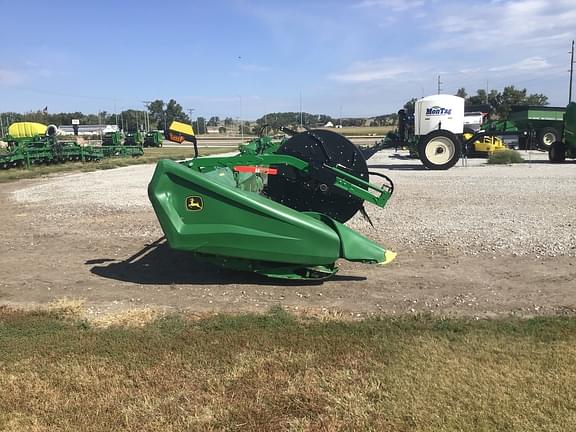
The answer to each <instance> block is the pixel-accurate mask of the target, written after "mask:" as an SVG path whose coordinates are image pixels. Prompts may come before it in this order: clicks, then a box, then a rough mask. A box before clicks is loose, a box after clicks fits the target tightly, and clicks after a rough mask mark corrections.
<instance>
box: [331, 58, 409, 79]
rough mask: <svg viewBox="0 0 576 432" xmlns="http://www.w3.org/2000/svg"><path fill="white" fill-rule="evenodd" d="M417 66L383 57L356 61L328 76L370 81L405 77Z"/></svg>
mask: <svg viewBox="0 0 576 432" xmlns="http://www.w3.org/2000/svg"><path fill="white" fill-rule="evenodd" d="M417 69H418V68H417V67H416V66H415V65H410V64H409V63H408V62H406V61H404V60H400V59H396V58H384V59H377V60H370V61H364V62H356V63H354V64H353V65H352V66H350V67H349V68H348V69H347V70H346V71H343V72H338V73H335V74H332V75H330V77H329V78H331V79H333V80H335V81H343V82H371V81H385V80H394V79H398V78H402V79H404V80H405V79H407V78H409V76H410V75H412V74H413V71H414V70H417Z"/></svg>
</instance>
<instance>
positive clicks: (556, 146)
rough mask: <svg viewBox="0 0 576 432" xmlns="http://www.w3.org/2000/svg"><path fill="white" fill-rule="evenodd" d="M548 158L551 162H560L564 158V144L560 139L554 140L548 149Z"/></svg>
mask: <svg viewBox="0 0 576 432" xmlns="http://www.w3.org/2000/svg"><path fill="white" fill-rule="evenodd" d="M548 159H549V160H550V162H552V163H560V162H564V161H565V160H566V146H565V145H564V143H563V142H561V141H555V142H553V143H552V145H551V146H550V149H549V150H548Z"/></svg>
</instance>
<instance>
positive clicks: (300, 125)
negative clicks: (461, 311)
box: [300, 90, 302, 129]
mask: <svg viewBox="0 0 576 432" xmlns="http://www.w3.org/2000/svg"><path fill="white" fill-rule="evenodd" d="M300 129H302V90H300Z"/></svg>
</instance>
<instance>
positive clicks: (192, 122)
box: [186, 108, 200, 133]
mask: <svg viewBox="0 0 576 432" xmlns="http://www.w3.org/2000/svg"><path fill="white" fill-rule="evenodd" d="M186 111H188V113H189V115H190V126H192V129H194V121H193V120H192V111H194V108H188V109H186ZM198 128H200V126H198V125H196V129H198ZM196 132H198V131H194V133H196Z"/></svg>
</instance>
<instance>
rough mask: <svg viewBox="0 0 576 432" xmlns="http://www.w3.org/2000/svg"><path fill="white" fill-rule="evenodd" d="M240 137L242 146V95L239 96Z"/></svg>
mask: <svg viewBox="0 0 576 432" xmlns="http://www.w3.org/2000/svg"><path fill="white" fill-rule="evenodd" d="M240 136H241V140H242V144H244V120H242V95H240Z"/></svg>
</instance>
